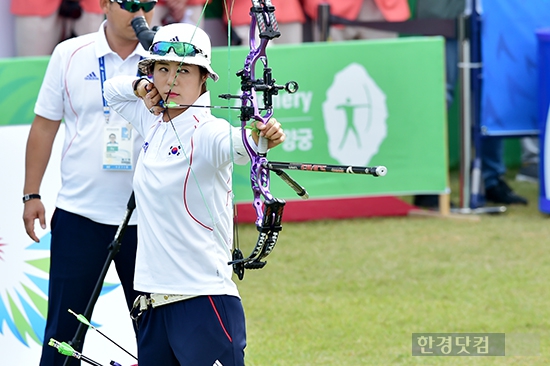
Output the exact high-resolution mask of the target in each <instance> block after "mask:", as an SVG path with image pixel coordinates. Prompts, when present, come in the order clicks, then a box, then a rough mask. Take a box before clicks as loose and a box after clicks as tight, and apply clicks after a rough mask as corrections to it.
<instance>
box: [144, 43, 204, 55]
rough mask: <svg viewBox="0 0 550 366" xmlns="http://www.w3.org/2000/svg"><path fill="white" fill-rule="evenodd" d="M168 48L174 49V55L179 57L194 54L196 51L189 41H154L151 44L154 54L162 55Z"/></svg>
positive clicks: (168, 50)
mask: <svg viewBox="0 0 550 366" xmlns="http://www.w3.org/2000/svg"><path fill="white" fill-rule="evenodd" d="M170 49H172V50H174V52H175V53H176V55H178V56H180V57H185V56H195V55H196V54H197V51H196V49H195V46H193V45H192V44H189V43H182V42H156V43H155V44H153V45H152V46H151V52H152V53H153V54H155V55H160V56H164V55H166V54H167V53H168V52H170Z"/></svg>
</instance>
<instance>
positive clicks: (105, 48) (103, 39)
mask: <svg viewBox="0 0 550 366" xmlns="http://www.w3.org/2000/svg"><path fill="white" fill-rule="evenodd" d="M106 24H107V20H104V21H103V23H101V25H100V26H99V30H98V31H97V41H96V46H95V52H96V56H97V58H100V57H103V56H105V55H108V54H109V53H114V52H113V50H111V47H109V43H108V42H107V36H106V35H105V25H106ZM148 54H149V52H147V51H146V50H145V49H144V48H143V47H142V46H141V44H140V43H139V42H138V45H137V47H136V49H135V50H134V52H132V54H131V55H130V56H128V57H132V56H134V55H139V56H140V57H145V56H147V55H148Z"/></svg>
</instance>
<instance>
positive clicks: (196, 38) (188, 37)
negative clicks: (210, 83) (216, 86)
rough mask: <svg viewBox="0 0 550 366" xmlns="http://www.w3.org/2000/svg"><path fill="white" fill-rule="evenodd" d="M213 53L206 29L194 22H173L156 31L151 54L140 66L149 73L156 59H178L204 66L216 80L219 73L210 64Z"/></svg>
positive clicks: (177, 60)
mask: <svg viewBox="0 0 550 366" xmlns="http://www.w3.org/2000/svg"><path fill="white" fill-rule="evenodd" d="M211 55H212V46H211V44H210V37H208V34H206V32H205V31H203V30H202V29H201V28H199V27H196V26H194V25H192V24H187V23H173V24H168V25H165V26H164V27H161V28H160V29H159V30H158V31H157V33H155V36H154V38H153V43H152V45H151V47H150V48H149V56H147V57H146V58H144V59H143V60H141V61H140V62H139V64H138V67H139V70H140V71H141V72H142V73H144V74H145V75H148V74H150V71H151V66H153V65H154V63H155V61H158V60H163V61H176V62H181V63H186V64H192V65H197V66H202V67H204V68H205V69H206V70H208V73H209V76H210V77H211V78H212V79H213V80H214V81H218V79H219V77H218V74H216V73H215V72H214V70H213V69H212V66H210V60H211Z"/></svg>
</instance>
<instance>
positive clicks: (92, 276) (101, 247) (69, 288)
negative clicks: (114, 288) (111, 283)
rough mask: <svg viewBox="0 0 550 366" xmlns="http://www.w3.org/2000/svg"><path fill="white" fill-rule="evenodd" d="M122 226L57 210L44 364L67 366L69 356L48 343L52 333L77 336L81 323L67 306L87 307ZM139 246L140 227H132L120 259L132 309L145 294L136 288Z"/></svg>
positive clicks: (68, 337) (60, 336) (63, 338)
mask: <svg viewBox="0 0 550 366" xmlns="http://www.w3.org/2000/svg"><path fill="white" fill-rule="evenodd" d="M120 219H121V220H122V216H121V218H120ZM117 229H118V226H116V225H103V224H98V223H97V222H94V221H91V220H89V219H87V218H85V217H82V216H79V215H75V214H72V213H70V212H67V211H64V210H61V209H56V210H55V212H54V215H53V217H52V222H51V230H52V231H51V234H52V239H51V256H50V283H49V293H48V316H47V320H46V331H45V335H44V347H43V348H42V357H41V359H40V366H61V365H63V363H64V362H65V359H66V356H63V355H61V354H59V353H58V351H57V350H56V349H55V348H53V347H50V346H48V345H47V344H48V341H49V339H50V338H55V339H56V340H58V341H60V342H68V341H71V340H72V339H73V337H74V335H75V333H76V329H77V328H78V325H79V322H78V320H77V319H76V318H75V317H74V315H72V314H70V313H69V312H68V311H67V310H68V309H71V310H73V311H74V312H75V313H77V314H83V313H84V311H85V310H86V306H87V305H88V301H89V300H90V297H91V295H92V292H93V289H94V287H95V285H96V283H97V281H98V279H99V275H100V272H101V270H102V269H103V266H104V264H105V262H106V261H107V257H108V255H109V248H108V246H109V244H110V243H111V242H112V241H113V239H114V237H115V233H116V231H117ZM136 248H137V229H136V226H135V225H134V226H128V228H127V229H126V233H125V234H124V237H123V239H122V243H121V247H120V251H119V252H118V254H117V255H116V256H115V258H114V263H115V266H116V270H117V273H118V276H119V278H120V282H121V284H122V287H123V289H124V295H125V297H126V302H127V306H128V309H131V308H132V304H133V301H134V299H135V298H136V297H137V296H138V295H139V294H140V293H138V292H136V291H134V290H133V282H134V267H135V259H136ZM81 347H82V344H81V346H80V349H81ZM77 349H79V348H77ZM79 364H80V362H79V361H78V360H76V359H73V360H71V366H73V365H74V366H76V365H79Z"/></svg>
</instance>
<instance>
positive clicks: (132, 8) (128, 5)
mask: <svg viewBox="0 0 550 366" xmlns="http://www.w3.org/2000/svg"><path fill="white" fill-rule="evenodd" d="M111 2H112V3H114V2H117V3H119V4H120V8H121V9H124V10H126V11H129V12H130V13H137V12H138V11H139V10H140V9H143V11H144V12H146V13H148V12H150V11H151V10H153V8H154V7H155V5H157V0H153V1H147V2H143V3H142V2H140V1H133V0H111Z"/></svg>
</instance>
